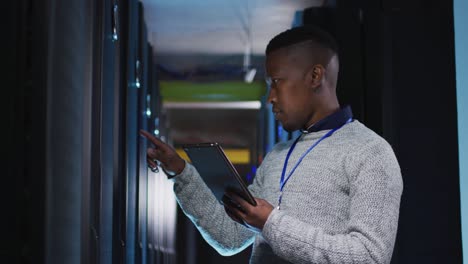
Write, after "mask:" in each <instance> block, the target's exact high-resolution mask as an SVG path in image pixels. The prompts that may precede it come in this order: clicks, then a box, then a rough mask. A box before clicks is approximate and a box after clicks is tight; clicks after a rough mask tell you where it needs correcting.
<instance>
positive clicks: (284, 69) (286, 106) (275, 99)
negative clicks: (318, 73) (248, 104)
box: [266, 49, 315, 131]
mask: <svg viewBox="0 0 468 264" xmlns="http://www.w3.org/2000/svg"><path fill="white" fill-rule="evenodd" d="M306 65H307V64H305V63H304V59H303V58H301V57H300V54H297V52H296V53H294V52H288V50H287V49H279V50H277V51H274V52H272V53H270V54H269V55H268V56H267V58H266V72H267V82H268V83H269V85H270V91H269V94H268V102H269V103H271V104H272V106H273V113H274V115H275V119H276V120H278V121H280V122H281V124H282V125H283V128H284V129H285V130H286V131H294V130H298V129H301V128H304V127H305V126H306V125H307V123H308V122H309V121H310V120H311V118H312V116H313V114H314V112H315V110H314V109H315V107H314V93H313V91H312V90H313V89H311V87H310V85H308V83H307V82H308V80H307V77H306V74H307V70H308V68H307V67H306Z"/></svg>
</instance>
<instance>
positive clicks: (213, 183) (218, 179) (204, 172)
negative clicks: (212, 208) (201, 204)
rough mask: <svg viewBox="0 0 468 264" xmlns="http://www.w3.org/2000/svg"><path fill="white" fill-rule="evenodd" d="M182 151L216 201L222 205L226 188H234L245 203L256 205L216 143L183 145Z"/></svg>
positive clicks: (242, 181)
mask: <svg viewBox="0 0 468 264" xmlns="http://www.w3.org/2000/svg"><path fill="white" fill-rule="evenodd" d="M183 149H184V151H185V152H186V153H187V155H188V156H189V158H190V160H191V161H192V165H193V166H195V168H196V169H197V171H198V173H200V176H201V177H202V178H203V180H204V181H205V183H206V185H208V187H209V188H210V189H211V191H212V192H213V194H214V195H215V196H216V198H217V199H218V201H220V202H221V203H222V197H223V195H224V192H225V189H226V188H235V189H236V190H238V191H239V195H240V196H241V197H242V198H244V199H245V200H246V201H247V202H249V203H250V204H252V205H257V203H256V202H255V199H254V197H253V196H252V194H251V193H250V191H249V189H248V188H247V184H246V183H245V182H244V180H243V179H242V177H241V176H240V175H239V173H238V172H237V170H236V169H235V168H234V166H233V165H232V163H231V161H229V159H228V158H227V157H226V154H225V153H224V151H223V149H222V148H221V146H220V145H219V144H218V143H200V144H191V145H184V146H183Z"/></svg>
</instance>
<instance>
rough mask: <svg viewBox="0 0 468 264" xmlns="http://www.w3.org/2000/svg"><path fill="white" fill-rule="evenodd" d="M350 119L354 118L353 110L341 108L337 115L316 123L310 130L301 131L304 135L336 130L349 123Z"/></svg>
mask: <svg viewBox="0 0 468 264" xmlns="http://www.w3.org/2000/svg"><path fill="white" fill-rule="evenodd" d="M350 118H353V111H352V110H351V106H349V105H346V106H344V107H342V108H340V110H338V111H336V112H335V113H333V114H331V115H329V116H327V117H325V118H323V119H321V120H319V121H318V122H316V123H314V124H313V125H312V126H310V127H309V128H307V129H301V132H302V133H304V134H308V133H312V132H318V131H321V130H330V129H334V128H336V127H339V126H342V125H343V124H345V123H346V121H348V120H349V119H350Z"/></svg>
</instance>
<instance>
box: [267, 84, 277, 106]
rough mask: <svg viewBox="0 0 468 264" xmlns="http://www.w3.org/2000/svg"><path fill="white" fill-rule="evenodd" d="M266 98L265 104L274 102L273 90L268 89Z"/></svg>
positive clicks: (274, 94)
mask: <svg viewBox="0 0 468 264" xmlns="http://www.w3.org/2000/svg"><path fill="white" fill-rule="evenodd" d="M268 90H269V91H268V98H267V102H268V103H270V104H273V103H275V102H276V93H275V91H274V89H271V87H270V89H268Z"/></svg>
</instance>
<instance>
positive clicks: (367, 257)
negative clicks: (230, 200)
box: [173, 121, 403, 263]
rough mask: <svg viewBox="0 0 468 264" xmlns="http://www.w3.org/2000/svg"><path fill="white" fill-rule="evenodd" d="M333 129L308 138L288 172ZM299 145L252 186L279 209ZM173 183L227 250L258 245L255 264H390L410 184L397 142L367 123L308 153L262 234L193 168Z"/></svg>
mask: <svg viewBox="0 0 468 264" xmlns="http://www.w3.org/2000/svg"><path fill="white" fill-rule="evenodd" d="M325 133H327V131H319V132H314V133H310V134H307V135H304V136H303V137H302V138H301V140H299V142H298V143H297V145H296V148H295V149H294V151H293V153H292V154H291V157H290V159H289V162H288V167H287V168H288V170H290V169H291V168H292V167H293V166H294V165H295V164H296V161H297V160H298V159H299V157H300V156H301V155H302V154H303V153H304V152H305V151H306V150H307V148H309V147H310V146H311V145H312V144H313V143H314V142H316V141H317V140H318V139H319V138H320V137H321V136H323V135H324V134H325ZM291 144H292V141H288V142H285V143H280V144H277V145H276V146H275V147H274V149H273V150H272V151H271V152H270V153H269V154H268V155H267V156H266V157H265V159H264V161H263V163H262V165H261V166H260V168H259V169H258V171H257V175H256V176H255V179H254V182H253V183H252V185H250V186H249V188H250V190H251V191H252V193H253V194H254V196H256V197H259V198H263V199H265V200H267V201H268V202H269V203H271V204H272V205H273V206H275V207H276V206H277V204H278V197H279V182H280V177H281V171H282V168H283V164H284V160H285V158H286V154H287V152H288V150H289V147H290V146H291ZM286 175H287V174H286ZM173 180H174V182H175V184H174V191H175V194H176V196H177V200H178V202H179V205H180V206H181V208H182V209H183V211H184V212H185V214H186V215H187V216H188V217H189V218H190V219H191V220H192V221H193V223H194V224H195V225H196V226H197V228H198V229H199V231H200V232H201V234H202V236H203V237H204V238H205V239H206V241H207V242H208V243H209V244H210V245H211V246H213V247H214V248H215V249H216V250H217V251H218V252H219V253H220V254H222V255H225V256H229V255H233V254H236V253H238V252H240V251H241V250H243V249H245V248H246V247H247V246H249V245H250V244H251V243H252V242H253V243H254V245H253V251H252V256H251V259H250V262H251V263H389V262H390V259H391V256H392V251H393V246H394V243H395V236H396V232H397V224H398V213H399V206H400V197H401V194H402V189H403V182H402V178H401V172H400V167H399V165H398V162H397V160H396V158H395V154H394V153H393V150H392V148H391V147H390V145H389V144H388V143H387V142H386V141H385V140H384V139H382V138H381V137H380V136H378V135H377V134H375V133H374V132H373V131H371V130H370V129H368V128H367V127H365V126H364V125H363V124H361V123H360V122H359V121H354V122H352V123H349V124H347V125H345V126H343V127H342V128H341V129H339V130H338V131H336V132H335V133H334V134H333V135H332V136H331V137H328V138H326V139H324V140H323V141H322V142H320V144H318V145H317V146H316V147H315V148H314V149H313V150H312V151H311V152H310V153H309V154H308V155H307V156H306V157H305V158H304V160H303V161H302V163H301V164H300V165H299V167H297V169H296V171H295V172H294V174H293V175H292V176H291V178H290V179H289V181H288V182H287V183H286V185H285V187H284V189H283V191H284V193H283V198H282V202H281V208H280V209H279V210H278V209H274V210H273V212H272V213H271V214H270V216H269V217H268V220H267V222H266V223H265V226H264V228H263V230H262V232H261V233H256V232H254V231H251V230H249V229H247V228H246V227H244V226H242V225H240V224H238V223H236V222H234V221H233V220H231V219H230V218H229V216H227V215H226V213H225V211H224V208H223V206H222V205H221V204H220V203H219V202H218V201H217V200H216V198H215V197H214V195H213V194H212V192H211V191H210V190H209V189H208V187H207V186H206V185H205V184H204V182H203V180H202V179H201V177H200V175H199V174H198V172H197V171H196V170H195V168H194V167H193V166H192V165H190V164H187V165H186V167H185V169H184V171H183V172H182V173H181V174H180V175H178V176H176V177H174V178H173Z"/></svg>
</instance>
